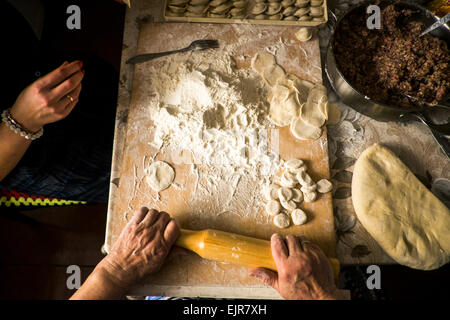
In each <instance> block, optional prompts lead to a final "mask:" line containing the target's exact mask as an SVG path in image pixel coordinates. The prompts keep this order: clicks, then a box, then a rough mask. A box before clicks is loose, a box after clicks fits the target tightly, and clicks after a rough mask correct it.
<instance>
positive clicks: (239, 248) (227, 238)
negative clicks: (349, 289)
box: [175, 229, 339, 281]
mask: <svg viewBox="0 0 450 320" xmlns="http://www.w3.org/2000/svg"><path fill="white" fill-rule="evenodd" d="M175 245H176V246H179V247H182V248H185V249H188V250H191V251H194V252H195V253H197V254H198V255H199V256H200V257H202V258H204V259H209V260H215V261H221V262H229V263H233V264H237V265H241V266H245V267H248V268H257V267H262V268H267V269H270V270H273V271H277V266H276V265H275V261H274V260H273V258H272V250H271V248H270V241H266V240H261V239H256V238H251V237H246V236H241V235H238V234H234V233H229V232H224V231H219V230H213V229H207V230H202V231H192V230H186V229H181V232H180V236H179V237H178V240H177V241H176V242H175ZM328 259H329V261H330V264H331V267H332V268H333V273H334V279H335V281H337V278H338V276H339V261H338V260H337V259H333V258H328Z"/></svg>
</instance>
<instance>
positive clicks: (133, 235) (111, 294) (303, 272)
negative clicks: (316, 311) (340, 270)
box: [71, 207, 342, 300]
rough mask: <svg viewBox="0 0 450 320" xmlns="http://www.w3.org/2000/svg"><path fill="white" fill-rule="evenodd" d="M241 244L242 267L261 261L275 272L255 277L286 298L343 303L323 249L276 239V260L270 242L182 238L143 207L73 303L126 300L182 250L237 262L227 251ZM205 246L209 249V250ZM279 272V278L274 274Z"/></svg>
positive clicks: (208, 234) (259, 271) (211, 234)
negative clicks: (136, 286) (186, 249)
mask: <svg viewBox="0 0 450 320" xmlns="http://www.w3.org/2000/svg"><path fill="white" fill-rule="evenodd" d="M236 239H237V241H238V243H241V246H242V253H245V252H246V251H248V252H247V254H246V255H247V257H242V259H240V264H241V265H255V264H253V263H254V262H252V261H259V262H257V264H256V265H264V266H267V268H271V269H272V270H269V269H266V268H255V269H252V270H250V275H252V276H255V277H257V278H259V279H261V280H263V281H264V283H266V284H267V285H270V286H272V287H273V288H275V289H276V290H277V291H278V292H279V293H280V295H281V296H282V297H283V298H285V299H296V300H315V299H340V298H342V297H341V294H340V292H339V290H338V289H337V287H336V286H335V283H334V276H333V269H332V267H331V265H330V262H329V260H328V258H327V257H326V256H325V254H324V253H323V252H322V250H321V249H320V248H319V247H318V246H316V245H315V244H312V243H310V242H308V241H307V240H305V239H303V238H297V237H294V236H287V237H286V243H287V244H286V243H285V241H284V240H283V239H282V238H281V236H279V235H278V234H275V235H273V236H272V239H271V251H272V257H273V260H272V258H271V257H270V249H269V246H268V244H269V243H268V241H265V240H260V239H252V238H248V237H244V236H239V235H234V234H230V233H226V232H222V231H217V230H205V231H202V232H195V231H188V230H182V234H181V236H180V229H179V227H178V225H177V223H176V222H175V220H173V219H171V218H170V216H169V215H168V214H167V213H165V212H158V211H156V210H149V209H147V208H145V207H144V208H141V209H140V210H138V211H136V212H135V214H134V216H133V217H132V219H131V220H130V221H129V222H128V224H127V225H126V226H125V228H124V229H123V230H122V233H121V234H120V236H119V238H118V239H117V241H116V242H115V244H114V246H113V248H112V249H111V252H110V253H109V254H108V255H107V256H106V257H105V258H104V259H103V260H102V261H101V262H100V263H99V264H98V265H97V267H96V268H95V269H94V271H93V272H92V274H91V275H90V276H89V277H88V279H87V280H86V281H85V283H84V284H83V285H82V286H81V288H80V289H78V291H77V292H76V293H75V294H74V295H73V296H72V298H71V299H115V298H116V299H119V298H122V297H123V296H125V294H126V293H127V292H128V290H129V289H130V288H131V287H132V286H133V285H136V284H138V283H140V282H141V281H143V280H145V278H147V277H148V276H150V275H151V274H153V273H155V272H157V271H158V270H159V269H160V268H161V267H162V266H163V264H164V262H165V261H166V260H167V258H168V257H169V258H170V256H175V255H178V254H180V253H183V252H184V251H185V249H183V248H180V247H178V245H180V246H182V247H185V248H189V249H191V250H193V251H196V252H197V253H198V254H199V255H200V256H202V257H211V256H210V254H211V252H216V254H217V252H218V251H221V252H222V254H223V256H221V259H219V260H223V261H228V262H232V260H230V258H229V256H230V255H229V254H228V253H227V251H228V249H229V248H228V247H230V246H234V245H236V243H235V244H233V245H231V243H232V242H233V240H236ZM244 243H245V244H244ZM265 243H267V245H265ZM174 245H177V246H174ZM206 247H209V249H208V250H206V251H205V250H204V249H205V248H206ZM219 247H220V250H218V249H219ZM197 249H198V250H197ZM249 253H251V254H249ZM227 257H228V259H227ZM211 258H212V257H211ZM255 259H256V260H255ZM236 262H237V261H236ZM273 262H275V265H276V266H274V265H273ZM275 269H276V270H278V273H277V272H275V271H273V270H275Z"/></svg>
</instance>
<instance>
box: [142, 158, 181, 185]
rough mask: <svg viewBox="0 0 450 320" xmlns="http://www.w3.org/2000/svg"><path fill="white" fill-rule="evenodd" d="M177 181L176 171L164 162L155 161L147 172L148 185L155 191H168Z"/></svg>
mask: <svg viewBox="0 0 450 320" xmlns="http://www.w3.org/2000/svg"><path fill="white" fill-rule="evenodd" d="M174 179H175V170H174V169H173V168H172V167H171V166H170V165H169V164H168V163H167V162H164V161H155V162H153V163H152V164H151V165H150V166H149V167H148V171H147V177H146V180H147V183H148V185H149V186H150V188H152V189H153V190H155V191H157V192H159V191H162V190H165V189H167V188H168V187H170V185H171V184H172V182H173V180H174Z"/></svg>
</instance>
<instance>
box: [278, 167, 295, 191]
mask: <svg viewBox="0 0 450 320" xmlns="http://www.w3.org/2000/svg"><path fill="white" fill-rule="evenodd" d="M280 183H281V185H282V186H283V187H287V188H293V187H295V186H296V185H297V184H298V181H297V178H296V177H295V174H292V173H290V172H289V171H285V172H283V174H282V175H281V180H280Z"/></svg>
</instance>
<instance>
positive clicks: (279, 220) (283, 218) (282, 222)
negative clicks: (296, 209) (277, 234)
mask: <svg viewBox="0 0 450 320" xmlns="http://www.w3.org/2000/svg"><path fill="white" fill-rule="evenodd" d="M273 224H274V225H276V226H277V227H278V228H283V229H284V228H287V227H289V225H290V224H291V221H290V220H289V216H288V215H287V214H285V213H280V214H277V215H276V216H275V217H274V218H273Z"/></svg>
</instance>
